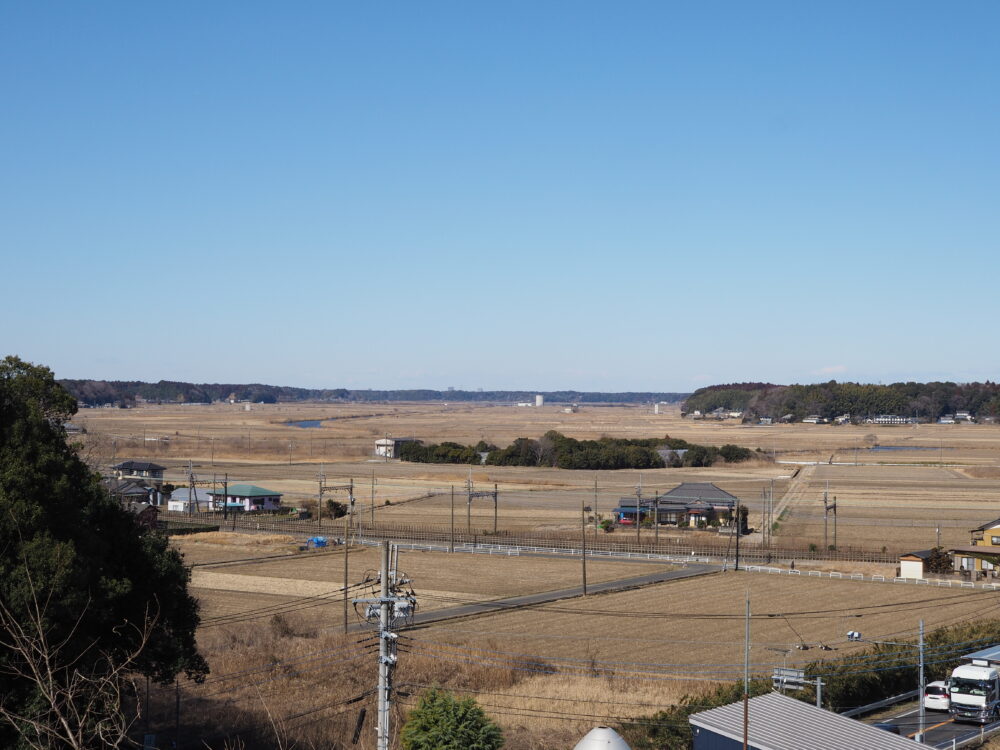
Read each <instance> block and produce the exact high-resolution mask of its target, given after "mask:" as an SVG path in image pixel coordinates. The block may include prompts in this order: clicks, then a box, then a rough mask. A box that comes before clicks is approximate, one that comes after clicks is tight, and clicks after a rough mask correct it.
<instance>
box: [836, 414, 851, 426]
mask: <svg viewBox="0 0 1000 750" xmlns="http://www.w3.org/2000/svg"><path fill="white" fill-rule="evenodd" d="M833 423H834V424H850V423H851V415H850V414H841V415H840V416H839V417H834V418H833Z"/></svg>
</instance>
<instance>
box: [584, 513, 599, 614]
mask: <svg viewBox="0 0 1000 750" xmlns="http://www.w3.org/2000/svg"><path fill="white" fill-rule="evenodd" d="M594 522H595V523H596V522H597V521H596V520H595V521H594ZM580 561H581V562H582V563H583V595H584V596H586V595H587V506H586V505H584V504H583V499H581V500H580Z"/></svg>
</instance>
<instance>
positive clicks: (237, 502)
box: [208, 484, 282, 511]
mask: <svg viewBox="0 0 1000 750" xmlns="http://www.w3.org/2000/svg"><path fill="white" fill-rule="evenodd" d="M208 495H209V496H210V497H211V498H212V507H214V508H221V507H222V505H223V503H225V505H226V507H227V508H230V509H233V510H237V509H242V510H245V511H251V510H280V509H281V495H282V493H280V492H275V491H274V490H268V489H264V488H263V487H258V486H257V485H254V484H231V485H229V486H228V487H227V488H226V489H225V490H211V491H210V492H209V493H208Z"/></svg>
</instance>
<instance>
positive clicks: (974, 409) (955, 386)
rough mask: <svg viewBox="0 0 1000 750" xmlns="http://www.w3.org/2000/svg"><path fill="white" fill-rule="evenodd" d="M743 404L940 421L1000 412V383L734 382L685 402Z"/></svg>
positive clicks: (703, 407) (761, 409)
mask: <svg viewBox="0 0 1000 750" xmlns="http://www.w3.org/2000/svg"><path fill="white" fill-rule="evenodd" d="M720 407H721V408H723V409H734V410H736V409H738V410H740V411H743V412H746V415H747V416H750V417H755V416H768V417H774V418H778V417H782V416H784V415H786V414H791V415H792V416H793V417H794V418H795V419H802V418H803V417H806V416H808V415H811V414H816V415H818V416H821V417H826V418H827V419H832V418H833V417H837V416H840V415H842V414H850V415H851V416H852V417H854V418H859V419H863V418H864V417H868V416H875V415H878V414H897V415H899V416H904V417H922V418H925V419H930V420H935V419H937V418H939V417H941V416H943V415H945V414H954V413H955V412H958V411H969V412H971V413H972V414H974V415H976V416H1000V385H998V384H997V383H992V382H989V381H987V382H985V383H893V384H891V385H862V384H860V383H838V382H837V381H835V380H831V381H830V382H829V383H818V384H816V385H773V384H770V383H732V384H729V385H714V386H710V387H708V388H699V389H698V390H697V391H695V392H694V393H692V394H691V395H690V396H689V397H688V398H687V400H686V401H685V402H684V409H685V411H687V412H688V413H690V412H692V411H695V410H698V411H701V412H702V413H703V414H705V413H708V412H710V411H712V410H714V409H717V408H720Z"/></svg>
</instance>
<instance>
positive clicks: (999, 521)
mask: <svg viewBox="0 0 1000 750" xmlns="http://www.w3.org/2000/svg"><path fill="white" fill-rule="evenodd" d="M997 526H1000V518H998V519H997V520H995V521H990V522H989V523H984V524H983V525H982V526H977V527H976V528H974V529H973V531H986V530H987V529H995V528H996V527H997Z"/></svg>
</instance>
